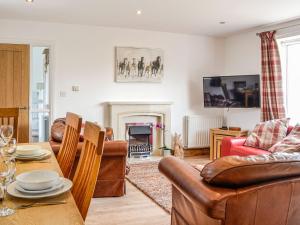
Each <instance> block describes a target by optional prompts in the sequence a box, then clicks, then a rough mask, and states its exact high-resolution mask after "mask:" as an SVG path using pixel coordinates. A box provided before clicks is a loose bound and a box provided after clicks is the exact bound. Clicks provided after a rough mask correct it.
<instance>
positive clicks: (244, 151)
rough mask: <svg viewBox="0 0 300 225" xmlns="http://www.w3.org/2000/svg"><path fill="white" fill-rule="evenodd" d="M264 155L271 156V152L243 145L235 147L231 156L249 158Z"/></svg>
mask: <svg viewBox="0 0 300 225" xmlns="http://www.w3.org/2000/svg"><path fill="white" fill-rule="evenodd" d="M262 154H270V152H268V151H266V150H262V149H259V148H252V147H248V146H243V145H242V146H234V147H233V148H231V149H230V155H238V156H248V155H262Z"/></svg>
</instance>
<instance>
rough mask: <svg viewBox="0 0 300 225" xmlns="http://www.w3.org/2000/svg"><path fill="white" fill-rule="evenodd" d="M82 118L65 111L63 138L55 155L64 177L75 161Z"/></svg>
mask: <svg viewBox="0 0 300 225" xmlns="http://www.w3.org/2000/svg"><path fill="white" fill-rule="evenodd" d="M81 124H82V118H81V117H80V116H79V115H76V114H74V113H70V112H68V113H67V116H66V126H65V131H64V136H63V140H62V143H61V146H60V149H59V152H58V155H57V161H58V164H59V166H60V169H61V171H62V173H63V175H64V177H66V178H68V177H69V176H70V173H71V171H72V167H73V164H74V161H75V157H76V152H77V145H78V142H79V136H80V130H81Z"/></svg>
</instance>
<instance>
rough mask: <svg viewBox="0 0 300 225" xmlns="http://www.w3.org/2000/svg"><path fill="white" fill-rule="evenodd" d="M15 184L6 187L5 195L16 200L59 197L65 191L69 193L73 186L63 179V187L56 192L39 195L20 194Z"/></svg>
mask: <svg viewBox="0 0 300 225" xmlns="http://www.w3.org/2000/svg"><path fill="white" fill-rule="evenodd" d="M16 185H17V182H16V181H15V182H13V183H11V184H10V185H8V187H7V193H8V194H9V195H11V196H13V197H16V198H25V199H40V198H49V197H55V196H58V195H61V194H63V193H65V192H67V191H69V190H70V189H71V187H72V185H73V183H72V181H70V180H69V179H67V178H63V187H62V188H59V189H57V190H54V191H51V192H47V193H41V194H34V195H33V194H27V193H22V192H20V191H18V190H17V189H16Z"/></svg>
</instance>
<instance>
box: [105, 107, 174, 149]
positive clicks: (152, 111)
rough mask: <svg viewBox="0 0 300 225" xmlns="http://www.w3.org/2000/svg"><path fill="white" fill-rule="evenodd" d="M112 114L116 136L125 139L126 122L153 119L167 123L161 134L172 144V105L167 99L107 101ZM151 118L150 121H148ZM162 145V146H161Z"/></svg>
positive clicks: (111, 119) (162, 138) (163, 139)
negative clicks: (163, 132)
mask: <svg viewBox="0 0 300 225" xmlns="http://www.w3.org/2000/svg"><path fill="white" fill-rule="evenodd" d="M107 105H108V108H109V116H110V126H111V127H112V128H113V130H114V134H115V138H116V139H119V140H125V123H126V122H128V121H129V120H131V122H132V120H134V119H136V120H137V121H136V122H149V121H151V120H152V122H153V119H155V121H156V122H157V123H163V124H164V125H165V130H166V132H165V134H162V136H161V143H162V142H163V141H164V142H165V144H166V145H167V146H171V105H172V102H167V101H116V102H107ZM147 119H149V121H147ZM160 147H161V146H160Z"/></svg>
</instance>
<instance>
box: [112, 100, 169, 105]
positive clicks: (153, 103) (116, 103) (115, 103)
mask: <svg viewBox="0 0 300 225" xmlns="http://www.w3.org/2000/svg"><path fill="white" fill-rule="evenodd" d="M107 104H108V105H172V104H173V102H160V101H153V102H152V101H150V102H149V101H116V102H107Z"/></svg>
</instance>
